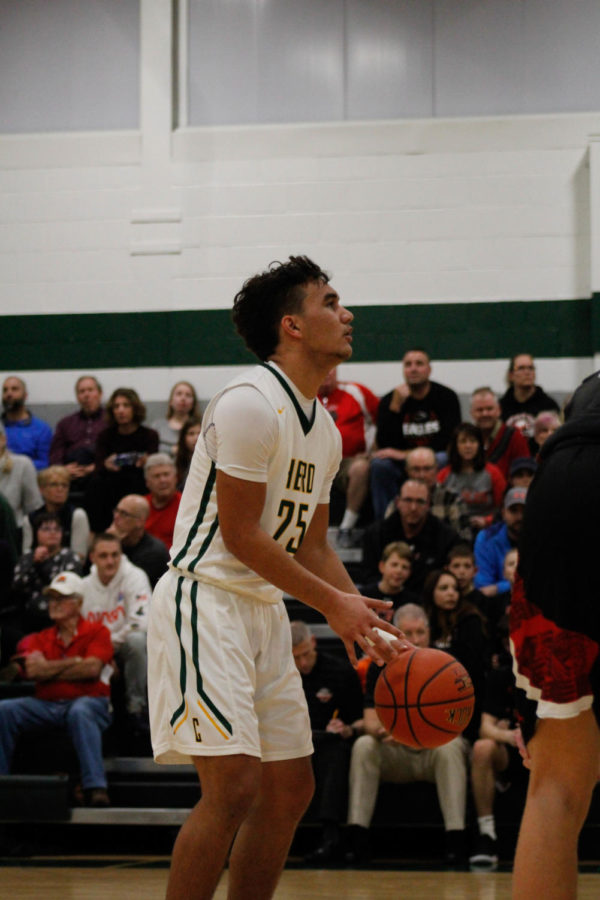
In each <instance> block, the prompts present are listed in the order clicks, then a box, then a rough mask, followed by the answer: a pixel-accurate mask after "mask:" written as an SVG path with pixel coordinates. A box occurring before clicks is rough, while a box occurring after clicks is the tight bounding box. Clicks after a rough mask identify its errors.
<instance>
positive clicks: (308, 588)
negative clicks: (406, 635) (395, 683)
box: [216, 469, 402, 665]
mask: <svg viewBox="0 0 600 900" xmlns="http://www.w3.org/2000/svg"><path fill="white" fill-rule="evenodd" d="M216 485H217V506H218V512H219V526H220V529H221V535H222V537H223V541H224V542H225V546H226V547H227V549H228V550H229V552H230V553H232V554H233V555H234V556H235V557H236V558H237V559H239V560H240V562H242V563H243V564H244V565H246V566H248V568H250V569H252V570H253V571H254V572H256V573H257V575H260V576H261V578H264V579H265V581H268V582H270V583H271V584H273V585H275V587H278V588H279V589H280V590H282V591H284V592H286V593H288V594H291V595H292V596H293V597H297V598H298V600H301V601H302V602H303V603H306V604H307V605H308V606H312V607H313V608H314V609H318V610H319V611H320V612H321V613H322V614H323V615H324V616H325V618H326V619H327V620H328V622H329V624H330V625H331V627H332V628H333V630H334V631H335V632H336V633H337V634H339V636H340V637H341V638H342V640H343V642H344V645H345V647H346V651H347V653H348V656H349V658H350V661H351V662H352V663H353V664H354V665H355V664H356V653H355V650H354V643H355V642H356V643H357V644H358V645H359V647H361V649H362V650H363V651H364V652H365V653H366V654H367V655H368V656H370V657H371V658H372V659H373V660H374V661H375V662H377V663H378V664H383V663H384V662H386V661H388V660H390V659H393V658H394V657H395V656H396V655H397V651H396V649H395V648H392V647H390V645H389V644H388V643H387V642H386V641H385V640H384V639H383V638H382V637H381V636H380V635H379V634H378V633H377V632H376V631H375V630H374V629H375V628H376V627H379V628H382V629H384V630H385V631H389V632H390V633H392V634H394V635H396V636H398V637H401V636H402V635H401V632H400V631H398V629H397V628H394V626H392V625H389V624H388V623H387V622H384V621H383V620H382V619H380V618H379V617H378V616H377V612H376V610H383V609H387V608H388V604H386V603H383V602H382V601H379V600H370V599H368V598H366V597H361V596H360V594H358V593H357V592H356V590H355V588H354V585H352V583H351V582H350V580H349V578H347V579H346V578H344V576H343V575H342V574H341V572H340V571H339V568H337V566H336V565H335V563H333V561H332V560H331V557H330V555H329V553H327V551H326V550H325V549H324V548H321V550H320V551H319V552H317V551H316V549H315V550H313V553H312V554H311V553H310V551H308V556H309V557H311V558H312V560H313V564H314V565H315V567H316V569H317V570H318V571H319V572H322V573H323V574H324V575H327V576H328V577H329V576H330V575H331V576H333V578H334V581H335V583H334V584H331V583H329V582H328V581H326V580H325V579H324V578H323V577H321V576H320V575H319V574H316V573H315V572H313V571H310V570H309V569H308V568H307V567H306V566H305V565H303V564H301V563H300V561H299V560H297V559H295V558H294V557H293V556H290V555H289V554H288V553H287V552H286V551H285V550H284V548H283V547H282V546H281V544H278V543H277V541H275V540H273V538H272V537H271V535H270V534H268V533H267V532H266V531H265V530H264V529H263V528H262V526H261V523H260V520H261V515H262V511H263V507H264V504H265V498H266V484H265V483H264V482H261V481H246V480H245V479H242V478H234V477H233V476H231V475H227V474H226V473H225V472H223V471H222V470H220V469H217V480H216ZM321 515H322V513H321ZM321 528H322V524H321ZM318 530H319V529H318ZM308 531H310V528H309V529H308ZM308 531H307V535H306V536H307V537H308ZM312 540H315V541H316V538H313V539H312ZM312 540H311V542H310V543H312ZM317 560H318V561H317Z"/></svg>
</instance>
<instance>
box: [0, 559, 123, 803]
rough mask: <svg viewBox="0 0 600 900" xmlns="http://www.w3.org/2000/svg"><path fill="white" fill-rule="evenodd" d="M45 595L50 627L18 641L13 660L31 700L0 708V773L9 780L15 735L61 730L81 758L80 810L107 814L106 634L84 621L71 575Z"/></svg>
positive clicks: (77, 582) (79, 590)
mask: <svg viewBox="0 0 600 900" xmlns="http://www.w3.org/2000/svg"><path fill="white" fill-rule="evenodd" d="M45 593H46V594H47V597H48V610H49V614H50V618H51V619H52V621H53V623H54V624H53V625H52V627H51V628H46V629H45V630H44V631H39V632H36V633H35V634H30V635H27V637H25V638H23V640H22V641H21V642H20V643H19V645H18V648H17V657H16V659H17V662H19V663H20V664H21V667H22V674H23V675H24V677H25V678H27V679H28V680H29V681H34V682H35V696H34V697H17V698H15V699H11V700H2V701H0V773H1V774H2V775H7V774H8V773H9V771H10V763H11V759H12V756H13V752H14V748H15V744H16V742H17V739H18V737H19V736H20V735H21V734H24V733H26V732H28V731H40V730H42V731H44V730H46V729H48V730H50V729H53V728H57V727H58V728H64V729H65V730H66V731H67V732H68V734H69V736H70V738H71V740H72V742H73V745H74V747H75V751H76V753H77V756H78V758H79V765H80V767H81V785H82V788H83V794H84V798H85V802H86V804H87V805H88V806H108V805H109V803H110V801H109V799H108V794H107V793H106V775H105V772H104V765H103V762H102V732H103V731H104V730H105V729H106V728H107V727H108V725H109V724H110V720H111V713H110V707H109V694H110V688H109V677H110V672H111V667H110V665H109V663H110V662H111V660H112V656H113V649H112V644H111V640H110V634H109V632H108V629H107V628H105V627H104V625H102V624H101V623H99V622H87V621H86V620H85V619H84V618H83V617H82V615H81V604H82V598H83V582H82V579H81V578H80V577H79V576H78V575H76V574H75V573H74V572H61V573H60V574H58V575H57V576H56V577H55V578H54V579H53V580H52V582H51V584H50V585H49V586H48V587H47V588H46V590H45Z"/></svg>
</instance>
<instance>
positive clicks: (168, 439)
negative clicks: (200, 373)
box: [152, 381, 200, 458]
mask: <svg viewBox="0 0 600 900" xmlns="http://www.w3.org/2000/svg"><path fill="white" fill-rule="evenodd" d="M192 416H193V417H194V418H197V419H199V418H200V410H199V408H198V398H197V397H196V391H195V390H194V388H193V385H191V384H190V383H189V381H178V382H177V384H175V385H174V386H173V387H172V388H171V393H170V394H169V405H168V407H167V414H166V416H165V417H164V418H163V419H156V420H155V421H154V422H153V423H152V428H154V430H155V431H157V432H158V440H159V444H158V448H157V449H158V450H160V452H161V453H168V454H169V456H170V457H171V458H173V457H174V456H175V454H176V453H177V442H178V440H179V435H180V434H181V429H182V428H183V426H184V425H185V423H186V422H187V421H188V419H190V418H191V417H192Z"/></svg>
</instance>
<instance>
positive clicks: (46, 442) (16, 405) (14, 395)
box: [2, 375, 52, 469]
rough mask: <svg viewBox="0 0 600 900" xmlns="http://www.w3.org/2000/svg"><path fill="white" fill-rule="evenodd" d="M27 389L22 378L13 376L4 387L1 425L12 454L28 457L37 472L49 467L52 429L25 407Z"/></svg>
mask: <svg viewBox="0 0 600 900" xmlns="http://www.w3.org/2000/svg"><path fill="white" fill-rule="evenodd" d="M26 400H27V387H26V385H25V382H24V381H23V380H22V379H21V378H17V376H16V375H10V376H9V377H8V378H5V379H4V384H3V385H2V407H3V409H4V412H3V413H2V421H3V423H4V428H5V430H6V443H7V445H8V449H9V450H11V451H12V453H21V454H23V456H28V457H29V458H30V460H31V461H32V462H33V464H34V466H35V467H36V469H45V468H47V466H48V454H49V450H50V442H51V440H52V429H51V428H50V426H49V425H48V423H47V422H43V421H42V419H38V418H36V416H34V415H32V414H31V413H30V411H29V410H28V409H27V408H26V407H25V401H26Z"/></svg>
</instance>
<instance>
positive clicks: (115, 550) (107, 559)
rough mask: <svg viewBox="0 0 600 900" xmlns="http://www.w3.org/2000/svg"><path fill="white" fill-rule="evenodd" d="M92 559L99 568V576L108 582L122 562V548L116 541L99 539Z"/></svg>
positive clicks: (103, 582) (103, 581)
mask: <svg viewBox="0 0 600 900" xmlns="http://www.w3.org/2000/svg"><path fill="white" fill-rule="evenodd" d="M90 559H91V561H92V562H93V563H94V565H95V566H96V568H97V570H98V578H99V579H100V581H101V582H102V584H107V583H108V582H109V581H110V580H111V578H114V576H115V575H116V574H117V570H118V568H119V563H120V562H121V548H120V546H119V545H118V544H117V543H116V542H115V541H98V543H97V544H96V546H95V547H94V549H93V550H92V552H91V553H90Z"/></svg>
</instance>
